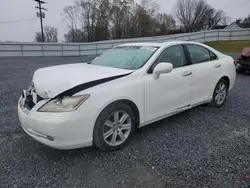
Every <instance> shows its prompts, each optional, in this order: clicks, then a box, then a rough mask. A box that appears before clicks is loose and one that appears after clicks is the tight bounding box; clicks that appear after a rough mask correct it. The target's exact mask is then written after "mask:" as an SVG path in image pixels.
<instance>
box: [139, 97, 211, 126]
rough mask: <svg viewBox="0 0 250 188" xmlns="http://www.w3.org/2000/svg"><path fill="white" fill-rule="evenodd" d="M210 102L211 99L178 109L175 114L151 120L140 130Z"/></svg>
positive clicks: (171, 113) (143, 124)
mask: <svg viewBox="0 0 250 188" xmlns="http://www.w3.org/2000/svg"><path fill="white" fill-rule="evenodd" d="M210 101H211V99H208V100H205V101H202V102H199V103H196V104H193V105H189V106H185V107H183V108H178V109H177V110H175V111H173V112H170V113H168V114H166V115H164V116H160V117H158V118H155V119H152V120H149V121H146V122H144V123H142V124H140V125H139V128H141V127H144V126H146V125H149V124H151V123H154V122H157V121H160V120H162V119H165V118H167V117H170V116H173V115H175V114H179V113H181V112H184V111H186V110H189V109H191V108H194V107H196V106H199V105H202V104H206V103H209V102H210Z"/></svg>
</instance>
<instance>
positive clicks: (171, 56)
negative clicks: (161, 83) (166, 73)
mask: <svg viewBox="0 0 250 188" xmlns="http://www.w3.org/2000/svg"><path fill="white" fill-rule="evenodd" d="M164 62H166V63H172V64H173V68H178V67H182V66H185V65H186V56H185V52H184V49H183V47H182V45H175V46H170V47H168V48H166V49H165V50H164V51H163V52H162V53H161V55H160V56H159V57H158V58H157V60H156V62H155V63H154V65H153V67H152V70H153V69H154V68H155V67H156V65H157V64H159V63H164Z"/></svg>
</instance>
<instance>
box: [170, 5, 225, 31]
mask: <svg viewBox="0 0 250 188" xmlns="http://www.w3.org/2000/svg"><path fill="white" fill-rule="evenodd" d="M174 14H175V17H176V18H177V20H178V21H179V22H180V23H181V24H182V25H183V26H184V29H185V30H186V31H187V32H195V31H200V30H205V29H211V28H212V27H213V26H215V25H216V24H218V23H220V22H221V21H223V20H224V19H225V18H226V14H225V13H224V12H223V11H222V10H219V11H216V10H215V9H214V8H212V7H211V6H210V5H208V4H207V2H206V1H205V0H178V1H177V3H176V5H175V9H174Z"/></svg>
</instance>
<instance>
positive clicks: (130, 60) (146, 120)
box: [18, 41, 236, 151]
mask: <svg viewBox="0 0 250 188" xmlns="http://www.w3.org/2000/svg"><path fill="white" fill-rule="evenodd" d="M235 77H236V73H235V66H234V60H233V59H232V58H231V57H229V56H227V55H224V54H222V53H220V52H218V51H216V50H215V49H213V48H210V47H209V46H206V45H204V44H200V43H195V42H181V41H173V42H166V43H132V44H124V45H121V46H118V47H115V48H113V49H111V50H109V51H107V52H106V53H104V54H103V55H101V56H100V57H99V58H96V59H95V60H94V61H92V62H91V63H80V64H70V65H61V66H53V67H48V68H41V69H39V70H37V71H36V72H35V73H34V76H33V79H32V83H31V85H30V87H29V88H28V89H27V90H24V91H23V94H22V96H21V97H20V99H19V102H18V115H19V119H20V122H21V125H22V127H23V129H24V131H25V132H26V133H27V134H29V135H30V136H31V137H33V138H34V139H36V140H37V141H39V142H41V143H43V144H46V145H48V146H50V147H53V148H58V149H73V148H79V147H85V146H91V145H95V146H97V147H99V148H100V149H102V150H106V151H111V150H116V149H119V148H121V147H123V146H124V145H125V144H127V143H128V142H129V141H130V140H131V137H132V135H133V134H134V132H135V130H136V129H137V128H139V127H142V126H145V125H148V124H151V123H153V122H155V121H158V120H160V119H163V118H166V117H168V116H171V115H173V114H177V113H179V112H182V111H185V110H187V109H190V108H193V107H195V106H197V105H200V104H204V103H208V104H209V105H210V106H212V107H215V108H220V107H221V106H222V105H223V104H224V102H225V99H226V97H227V94H228V91H229V90H230V89H231V88H232V87H233V85H234V82H235Z"/></svg>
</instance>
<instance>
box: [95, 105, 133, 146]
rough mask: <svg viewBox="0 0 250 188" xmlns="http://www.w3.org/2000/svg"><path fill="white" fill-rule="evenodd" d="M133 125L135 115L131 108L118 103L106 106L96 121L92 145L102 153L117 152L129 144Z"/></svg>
mask: <svg viewBox="0 0 250 188" xmlns="http://www.w3.org/2000/svg"><path fill="white" fill-rule="evenodd" d="M122 117H123V119H122ZM126 117H127V118H126ZM125 118H126V119H125ZM124 119H125V121H124ZM118 120H119V121H118ZM123 121H124V122H123ZM117 122H118V123H117ZM122 122H123V123H122ZM129 125H131V126H129ZM135 125H136V124H135V115H134V113H133V111H132V110H131V108H130V107H129V106H127V105H125V104H122V103H119V102H118V103H113V104H111V105H109V106H107V107H106V108H105V109H104V110H103V111H102V112H101V113H100V115H99V116H98V118H97V120H96V123H95V127H94V132H93V141H94V145H95V146H96V147H98V148H100V149H101V150H103V151H114V150H118V149H120V148H122V147H124V146H125V145H126V144H128V143H129V141H130V139H131V137H132V136H133V134H134V132H135V127H136V126H135ZM122 135H123V136H122ZM114 140H115V141H114Z"/></svg>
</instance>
